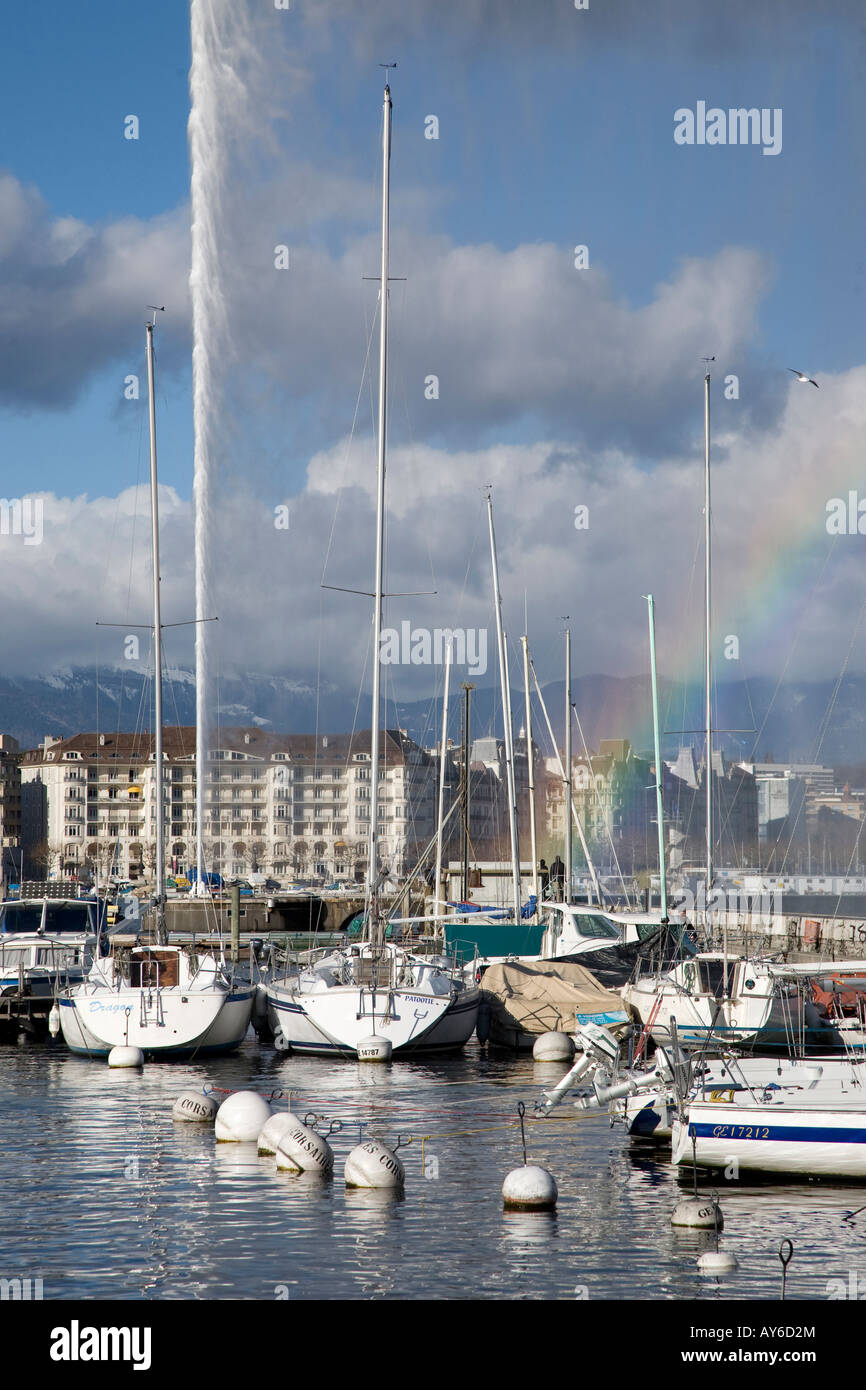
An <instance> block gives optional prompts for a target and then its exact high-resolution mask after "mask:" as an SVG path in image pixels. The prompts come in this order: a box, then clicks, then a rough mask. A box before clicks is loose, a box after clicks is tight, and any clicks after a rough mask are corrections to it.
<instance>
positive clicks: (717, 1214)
mask: <svg viewBox="0 0 866 1390" xmlns="http://www.w3.org/2000/svg"><path fill="white" fill-rule="evenodd" d="M724 1224H725V1223H724V1219H723V1217H722V1209H721V1207H720V1206H719V1205H718V1203H717V1202H714V1201H713V1200H712V1198H711V1197H683V1198H682V1199H681V1200H680V1201H679V1202H677V1204H676V1206H675V1207H674V1209H673V1213H672V1215H671V1225H672V1226H691V1227H692V1228H697V1229H698V1230H704V1231H712V1230H717V1231H720V1230H721V1229H722V1227H723V1226H724Z"/></svg>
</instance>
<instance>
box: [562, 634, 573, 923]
mask: <svg viewBox="0 0 866 1390" xmlns="http://www.w3.org/2000/svg"><path fill="white" fill-rule="evenodd" d="M564 780H565V901H566V902H567V903H570V902H571V857H572V852H573V849H572V834H571V807H572V806H573V804H574V797H573V795H572V789H571V783H572V766H571V628H568V627H567V628H566V629H565V779H564Z"/></svg>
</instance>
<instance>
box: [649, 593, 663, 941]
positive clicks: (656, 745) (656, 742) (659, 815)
mask: <svg viewBox="0 0 866 1390" xmlns="http://www.w3.org/2000/svg"><path fill="white" fill-rule="evenodd" d="M646 601H647V611H648V614H649V639H650V677H651V680H652V688H653V750H654V754H655V761H656V821H657V823H658V832H659V890H660V894H661V908H662V921H663V922H666V921H667V919H668V881H667V870H666V866H665V825H664V798H663V796H662V755H661V739H660V736H659V687H658V677H657V675H656V619H655V604H654V602H653V596H652V594H647V596H646Z"/></svg>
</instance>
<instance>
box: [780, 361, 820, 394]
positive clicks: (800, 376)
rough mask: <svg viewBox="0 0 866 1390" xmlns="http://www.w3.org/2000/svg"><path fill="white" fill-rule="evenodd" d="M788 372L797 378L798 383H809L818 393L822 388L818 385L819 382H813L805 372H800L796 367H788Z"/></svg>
mask: <svg viewBox="0 0 866 1390" xmlns="http://www.w3.org/2000/svg"><path fill="white" fill-rule="evenodd" d="M787 370H788V371H789V372H793V373H794V376H795V377H796V378H797V380H798V381H806V382H808V383H809V385H810V386H814V388H815V390H816V391H820V389H821V388H820V386H819V385H818V383H817V381H813V380H812V378H811V377H810V376H807V375H806V373H805V372H798V371H797V368H796V367H788V368H787Z"/></svg>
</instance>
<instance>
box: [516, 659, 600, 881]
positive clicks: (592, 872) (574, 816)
mask: <svg viewBox="0 0 866 1390" xmlns="http://www.w3.org/2000/svg"><path fill="white" fill-rule="evenodd" d="M529 667H530V670H531V671H532V679H533V682H534V684H535V693H536V695H537V696H538V703H539V704H540V705H541V713H542V714H543V715H544V723H545V725H546V727H547V736H548V738H549V739H550V745H551V747H552V749H553V752H554V755H555V757H556V761H557V763H558V764H559V775H560V777H561V778H562V782H563V788H565V780H566V778H565V763H564V761H563V758H562V754H561V753H560V751H559V744H558V743H557V741H556V739H555V737H554V734H553V725H552V724H551V722H550V715H549V714H548V712H547V705H546V704H545V702H544V695H543V693H542V690H541V686H540V684H539V681H538V675H537V673H536V670H535V666H534V665H533V663H532V660H531V659H530V662H529ZM570 800H571V818H572V820H573V821H574V824H575V825H576V826H577V835H578V839H579V840H580V847H581V849H582V850H583V855H584V858H585V859H586V862H587V864H588V865H589V876H590V878H591V879H592V886H593V890H594V892H595V896H596V899H597V901H598V905H599V907H602V906H603V901H602V892H601V884H600V883H599V881H598V874H597V873H596V870H595V865H594V864H593V862H592V855H591V854H590V852H589V845H588V844H587V843H586V836H585V835H584V833H583V826H582V824H581V820H580V816H579V815H578V814H577V807H576V806H575V804H574V797H573V796H572V797H571V798H570ZM568 813H569V812H568V802H567V801H566V805H565V814H566V815H568Z"/></svg>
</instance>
